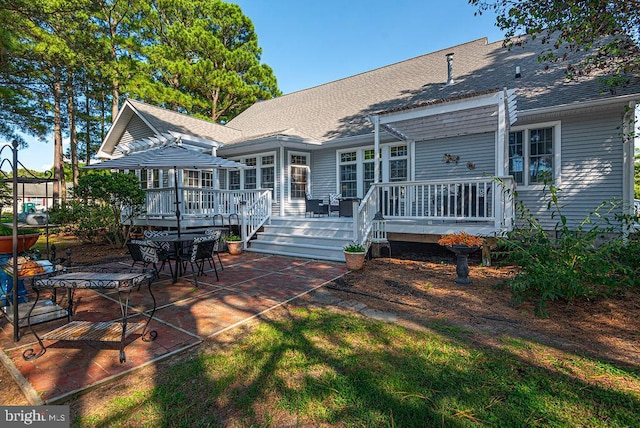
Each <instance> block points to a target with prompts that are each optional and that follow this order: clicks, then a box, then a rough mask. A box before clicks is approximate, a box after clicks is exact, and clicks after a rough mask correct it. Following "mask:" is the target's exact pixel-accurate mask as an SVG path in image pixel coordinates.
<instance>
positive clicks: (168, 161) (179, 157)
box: [84, 144, 246, 235]
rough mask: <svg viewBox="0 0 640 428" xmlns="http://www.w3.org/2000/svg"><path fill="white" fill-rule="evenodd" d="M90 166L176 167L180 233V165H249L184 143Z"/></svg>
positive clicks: (175, 177) (196, 167)
mask: <svg viewBox="0 0 640 428" xmlns="http://www.w3.org/2000/svg"><path fill="white" fill-rule="evenodd" d="M84 168H87V169H133V170H137V169H155V168H157V169H166V168H170V169H173V171H174V174H175V176H174V180H173V182H174V184H175V192H176V219H177V226H178V235H180V201H179V200H178V196H179V190H178V171H177V170H178V169H242V168H246V165H245V164H243V163H240V162H235V161H232V160H229V159H224V158H220V157H217V156H212V155H207V154H205V153H201V152H197V151H195V150H191V149H187V148H185V147H183V146H180V145H175V144H172V145H167V146H161V147H155V148H152V149H149V150H145V151H140V152H134V153H131V154H130V155H127V156H122V157H120V158H116V159H109V160H105V161H103V162H100V163H96V164H93V165H87V166H85V167H84Z"/></svg>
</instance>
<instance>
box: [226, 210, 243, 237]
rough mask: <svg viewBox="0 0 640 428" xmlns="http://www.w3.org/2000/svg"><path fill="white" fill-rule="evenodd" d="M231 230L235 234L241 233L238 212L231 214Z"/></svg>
mask: <svg viewBox="0 0 640 428" xmlns="http://www.w3.org/2000/svg"><path fill="white" fill-rule="evenodd" d="M228 221H229V231H230V232H233V234H234V235H240V216H239V215H238V214H235V213H233V214H229V220H228Z"/></svg>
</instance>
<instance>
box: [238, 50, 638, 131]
mask: <svg viewBox="0 0 640 428" xmlns="http://www.w3.org/2000/svg"><path fill="white" fill-rule="evenodd" d="M548 48H549V45H548V44H547V45H542V44H541V42H540V39H537V40H529V41H528V42H527V43H525V44H524V45H523V46H521V47H514V48H513V49H511V50H508V49H506V48H504V47H503V42H502V41H499V42H494V43H487V39H486V38H483V39H478V40H474V41H471V42H468V43H464V44H461V45H458V46H454V47H451V48H447V49H443V50H440V51H437V52H433V53H429V54H426V55H422V56H419V57H416V58H412V59H408V60H406V61H402V62H399V63H396V64H392V65H389V66H386V67H381V68H378V69H375V70H371V71H368V72H365V73H361V74H358V75H355V76H351V77H347V78H345V79H341V80H337V81H334V82H330V83H327V84H324V85H320V86H316V87H313V88H309V89H305V90H302V91H299V92H294V93H292V94H288V95H284V96H282V97H279V98H274V99H271V100H266V101H262V102H258V103H256V104H254V105H253V106H251V107H249V108H248V109H247V110H245V111H244V112H243V113H241V114H240V115H238V116H237V117H236V118H234V119H233V120H231V121H230V122H229V124H228V125H229V126H231V127H233V128H235V129H241V130H242V131H243V134H244V137H245V138H247V137H248V136H250V135H254V134H268V133H270V132H275V131H276V130H278V129H286V128H293V129H295V130H296V131H297V132H300V133H303V134H306V135H311V136H313V137H314V138H316V139H317V140H318V141H326V140H329V139H334V138H342V137H349V136H355V135H361V134H364V133H369V132H371V130H372V126H371V124H370V123H369V122H368V120H367V116H368V115H371V114H377V113H380V112H385V111H389V110H397V109H403V108H410V107H413V106H420V105H425V104H428V103H432V102H434V101H435V100H442V99H445V100H446V99H455V98H460V97H465V96H469V95H472V94H477V93H484V92H486V91H488V90H499V89H502V88H505V87H506V88H508V89H514V90H515V95H516V98H517V102H518V111H520V112H522V111H525V110H529V109H540V108H543V109H544V108H548V107H552V106H557V105H565V104H573V103H580V102H584V101H589V100H604V99H607V98H612V97H613V96H614V95H612V94H610V93H608V92H607V93H602V86H601V84H600V83H599V82H598V79H597V77H594V76H589V77H585V78H579V79H576V80H574V81H572V82H569V81H567V80H566V78H565V67H566V65H563V64H562V63H558V64H553V65H550V66H547V65H545V64H540V63H538V55H539V54H540V53H542V52H543V51H544V50H545V49H548ZM449 53H453V54H454V55H453V73H452V74H453V79H454V82H455V83H454V84H452V85H447V77H448V73H447V60H446V55H447V54H449ZM572 58H573V59H574V60H575V58H576V57H575V55H574V56H573V57H572ZM516 66H518V67H520V73H521V76H520V77H519V78H517V77H516ZM638 92H640V90H639V89H638V85H637V84H636V85H635V86H633V87H629V88H621V89H620V90H619V92H618V95H621V94H625V93H638Z"/></svg>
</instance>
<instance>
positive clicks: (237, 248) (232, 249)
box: [227, 241, 242, 256]
mask: <svg viewBox="0 0 640 428" xmlns="http://www.w3.org/2000/svg"><path fill="white" fill-rule="evenodd" d="M227 250H228V251H229V254H231V255H233V256H236V255H238V254H242V241H227Z"/></svg>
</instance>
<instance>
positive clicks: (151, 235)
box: [142, 230, 174, 254]
mask: <svg viewBox="0 0 640 428" xmlns="http://www.w3.org/2000/svg"><path fill="white" fill-rule="evenodd" d="M142 233H143V235H144V237H145V238H146V239H149V238H154V237H156V236H167V235H169V232H167V231H166V230H145V231H144V232H142ZM153 245H155V246H157V247H160V248H162V249H163V250H165V251H166V252H167V253H169V254H172V253H173V252H174V250H173V248H172V245H171V244H170V243H169V242H158V243H156V242H153Z"/></svg>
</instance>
